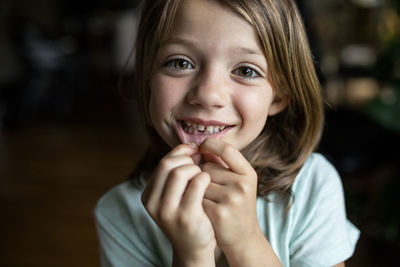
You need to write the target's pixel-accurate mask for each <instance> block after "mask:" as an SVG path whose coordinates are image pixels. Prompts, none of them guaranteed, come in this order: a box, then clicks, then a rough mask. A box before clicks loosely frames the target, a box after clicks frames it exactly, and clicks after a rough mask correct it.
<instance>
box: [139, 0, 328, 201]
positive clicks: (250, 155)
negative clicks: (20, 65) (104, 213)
mask: <svg viewBox="0 0 400 267" xmlns="http://www.w3.org/2000/svg"><path fill="white" fill-rule="evenodd" d="M182 1H185V0H182ZM216 1H217V0H216ZM180 2H181V0H147V1H145V2H144V5H143V7H142V8H143V9H142V14H141V18H140V23H139V31H138V36H137V43H136V59H135V68H134V80H135V89H136V90H137V97H138V102H139V103H138V104H139V109H140V111H141V112H142V113H143V115H144V119H145V124H146V126H147V127H146V128H147V129H148V131H149V134H150V143H151V145H150V146H151V147H150V149H149V151H148V153H147V155H146V156H145V157H144V158H143V160H142V161H141V162H139V164H138V166H137V170H136V171H135V172H134V174H133V177H134V179H136V178H135V176H136V177H139V176H141V177H143V175H145V176H146V174H148V173H151V171H152V170H153V169H154V167H155V164H156V163H157V162H158V160H159V159H160V158H161V157H162V156H163V155H164V154H165V152H166V151H168V147H167V145H166V144H165V143H164V142H163V141H162V140H161V138H160V136H159V135H158V134H157V133H156V132H155V130H154V128H153V127H152V123H151V120H150V116H149V99H150V81H151V78H152V74H153V71H154V65H155V64H154V63H155V62H156V61H157V57H158V53H159V50H160V48H161V47H162V45H163V43H164V42H165V41H166V39H167V38H168V36H169V33H170V32H171V28H172V25H173V22H174V17H175V14H176V12H177V9H178V8H179V5H180ZM218 2H220V3H222V4H224V5H225V6H227V7H229V8H231V9H232V10H233V11H234V12H236V13H237V14H239V15H241V16H242V17H243V18H244V19H245V20H246V21H247V22H248V23H250V24H251V25H252V26H253V28H254V29H255V31H256V33H257V35H258V38H259V42H260V45H261V47H262V49H263V52H264V55H265V57H266V60H267V63H268V70H269V79H270V81H271V83H272V85H273V88H274V90H275V93H276V98H277V100H282V101H287V103H288V105H287V107H286V108H285V109H284V110H283V111H281V112H280V113H278V114H277V115H275V116H272V117H270V118H269V119H268V121H267V123H266V125H265V127H264V129H263V131H262V132H261V134H260V135H259V136H258V137H257V138H256V139H255V140H254V141H253V142H252V143H251V144H249V145H248V146H247V147H246V148H245V149H243V150H242V153H243V154H244V155H245V156H246V158H247V160H248V161H249V162H250V163H251V164H252V166H253V167H254V168H255V170H256V171H257V173H258V194H259V195H261V196H265V195H266V194H267V193H269V192H271V191H279V192H287V193H289V194H290V186H291V184H292V183H293V180H294V178H295V176H296V175H297V173H298V172H299V170H300V168H301V166H302V165H303V163H304V162H305V160H306V159H307V157H308V156H309V155H310V153H311V152H312V151H313V150H314V149H315V147H316V146H317V144H318V142H319V139H320V136H321V131H322V124H323V103H322V97H321V94H320V84H319V81H318V78H317V75H316V72H315V69H314V64H313V60H312V56H311V52H310V48H309V45H308V41H307V37H306V33H305V30H304V26H303V22H302V19H301V16H300V14H299V12H298V9H297V7H296V5H295V3H294V2H293V1H292V0H218ZM139 174H140V175H139Z"/></svg>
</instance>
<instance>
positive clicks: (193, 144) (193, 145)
mask: <svg viewBox="0 0 400 267" xmlns="http://www.w3.org/2000/svg"><path fill="white" fill-rule="evenodd" d="M188 145H189V146H190V147H191V148H193V149H195V148H196V147H197V145H196V143H189V144H188Z"/></svg>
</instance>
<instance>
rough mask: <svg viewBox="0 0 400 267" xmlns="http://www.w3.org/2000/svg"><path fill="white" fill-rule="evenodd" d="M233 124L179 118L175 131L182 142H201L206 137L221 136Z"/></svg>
mask: <svg viewBox="0 0 400 267" xmlns="http://www.w3.org/2000/svg"><path fill="white" fill-rule="evenodd" d="M232 128H233V125H223V124H220V123H212V122H210V123H208V122H198V123H196V122H194V121H189V120H179V121H178V123H177V133H178V136H179V139H180V141H181V142H182V143H184V144H187V143H196V144H198V145H199V144H201V143H202V142H203V141H204V140H206V139H207V138H211V137H212V138H217V139H219V138H221V137H223V136H224V135H225V134H226V133H227V132H228V131H229V130H230V129H232Z"/></svg>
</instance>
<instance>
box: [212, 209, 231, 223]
mask: <svg viewBox="0 0 400 267" xmlns="http://www.w3.org/2000/svg"><path fill="white" fill-rule="evenodd" d="M227 218H228V212H227V210H226V209H225V208H224V207H219V208H217V209H216V210H215V222H216V223H218V224H221V223H223V222H224V221H226V219H227Z"/></svg>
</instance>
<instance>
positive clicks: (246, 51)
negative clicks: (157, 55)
mask: <svg viewBox="0 0 400 267" xmlns="http://www.w3.org/2000/svg"><path fill="white" fill-rule="evenodd" d="M173 44H178V45H183V46H186V47H188V48H190V49H192V50H199V49H198V48H197V46H196V42H194V41H191V40H189V39H183V38H170V39H167V40H166V41H165V43H164V46H167V45H173ZM228 52H229V54H232V55H237V54H240V55H257V56H264V54H263V53H262V52H261V51H260V50H259V49H253V48H248V47H244V46H236V47H231V48H230V49H228Z"/></svg>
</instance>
